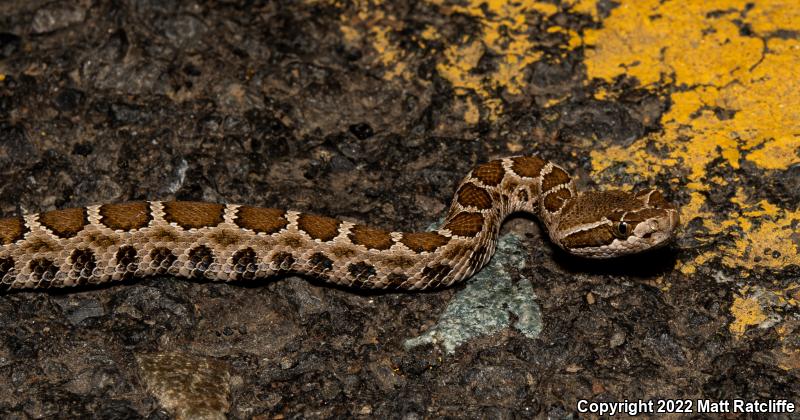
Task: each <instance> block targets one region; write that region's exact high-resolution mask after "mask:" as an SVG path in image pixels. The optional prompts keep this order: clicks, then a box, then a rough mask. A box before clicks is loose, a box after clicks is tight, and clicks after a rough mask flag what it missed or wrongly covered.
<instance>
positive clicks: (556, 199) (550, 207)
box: [543, 188, 571, 213]
mask: <svg viewBox="0 0 800 420" xmlns="http://www.w3.org/2000/svg"><path fill="white" fill-rule="evenodd" d="M570 196H571V194H570V192H569V190H567V189H565V188H562V189H560V190H558V191H556V192H553V193H550V194H547V195H546V196H545V197H544V202H543V204H544V208H545V209H547V211H549V212H551V213H554V212H557V211H558V209H560V208H561V206H563V205H564V201H565V200H566V199H568V198H569V197H570Z"/></svg>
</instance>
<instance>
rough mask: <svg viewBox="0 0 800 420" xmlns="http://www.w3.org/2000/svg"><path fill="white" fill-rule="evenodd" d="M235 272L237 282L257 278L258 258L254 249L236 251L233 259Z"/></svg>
mask: <svg viewBox="0 0 800 420" xmlns="http://www.w3.org/2000/svg"><path fill="white" fill-rule="evenodd" d="M232 261H233V271H234V273H235V275H236V280H251V279H253V278H255V276H256V271H258V256H257V255H256V252H255V251H253V248H245V249H240V250H238V251H236V253H234V254H233V257H232Z"/></svg>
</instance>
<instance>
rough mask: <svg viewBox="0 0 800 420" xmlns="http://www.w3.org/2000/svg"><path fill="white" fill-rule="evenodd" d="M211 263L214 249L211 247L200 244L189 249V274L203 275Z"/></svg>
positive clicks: (194, 275)
mask: <svg viewBox="0 0 800 420" xmlns="http://www.w3.org/2000/svg"><path fill="white" fill-rule="evenodd" d="M213 263H214V251H212V250H211V248H209V247H207V246H205V245H200V246H198V247H195V248H192V249H191V250H190V251H189V269H190V270H192V271H191V274H189V275H190V276H192V277H196V278H199V277H203V275H204V274H205V272H206V271H208V269H209V268H210V267H211V264H213Z"/></svg>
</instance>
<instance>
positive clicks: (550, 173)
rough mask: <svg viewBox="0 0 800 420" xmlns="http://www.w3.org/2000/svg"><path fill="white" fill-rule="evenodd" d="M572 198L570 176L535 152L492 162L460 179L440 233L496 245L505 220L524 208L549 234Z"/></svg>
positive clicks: (573, 191)
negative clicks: (476, 238) (473, 236)
mask: <svg viewBox="0 0 800 420" xmlns="http://www.w3.org/2000/svg"><path fill="white" fill-rule="evenodd" d="M576 196H577V192H576V188H575V183H574V182H573V180H572V178H571V177H570V176H569V174H567V172H566V171H565V170H564V169H563V168H561V167H560V166H558V165H556V164H554V163H552V162H548V161H545V160H543V159H540V158H538V157H535V156H519V157H510V158H505V159H498V160H493V161H490V162H488V163H485V164H483V165H480V166H478V167H476V168H475V169H474V170H473V171H472V172H470V173H469V174H467V176H466V177H465V178H464V179H463V180H462V181H461V183H460V184H459V186H458V189H457V191H456V194H455V197H454V199H453V202H452V204H451V206H450V209H449V211H448V213H447V214H448V215H447V218H446V219H445V222H444V224H443V228H441V229H439V231H440V232H441V233H444V234H448V235H456V236H469V234H471V233H472V232H477V235H478V237H479V241H480V242H482V243H487V244H491V246H494V244H496V240H497V236H498V234H499V231H500V226H501V225H502V223H503V221H504V220H505V219H506V218H507V217H508V216H509V215H511V214H512V213H518V212H522V213H529V214H532V215H534V216H535V217H537V218H538V219H539V220H541V221H542V223H543V224H544V225H545V227H546V228H547V231H548V233H549V234H550V236H551V238H553V237H554V233H555V232H556V230H557V228H558V223H559V220H560V215H561V212H562V210H563V209H564V207H565V206H566V204H567V203H568V202H569V201H570V200H571V199H573V198H574V197H576ZM453 228H455V229H453ZM442 231H444V232H442Z"/></svg>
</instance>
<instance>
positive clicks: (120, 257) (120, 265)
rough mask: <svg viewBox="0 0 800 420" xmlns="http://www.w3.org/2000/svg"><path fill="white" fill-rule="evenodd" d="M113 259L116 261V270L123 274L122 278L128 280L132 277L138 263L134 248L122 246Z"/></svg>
mask: <svg viewBox="0 0 800 420" xmlns="http://www.w3.org/2000/svg"><path fill="white" fill-rule="evenodd" d="M115 258H116V259H117V269H118V270H119V271H122V273H123V274H122V278H123V279H129V278H131V277H133V273H134V272H136V266H137V265H138V263H139V258H138V254H137V252H136V248H134V247H132V246H130V245H123V246H121V247H120V248H119V250H117V255H116V256H115Z"/></svg>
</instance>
